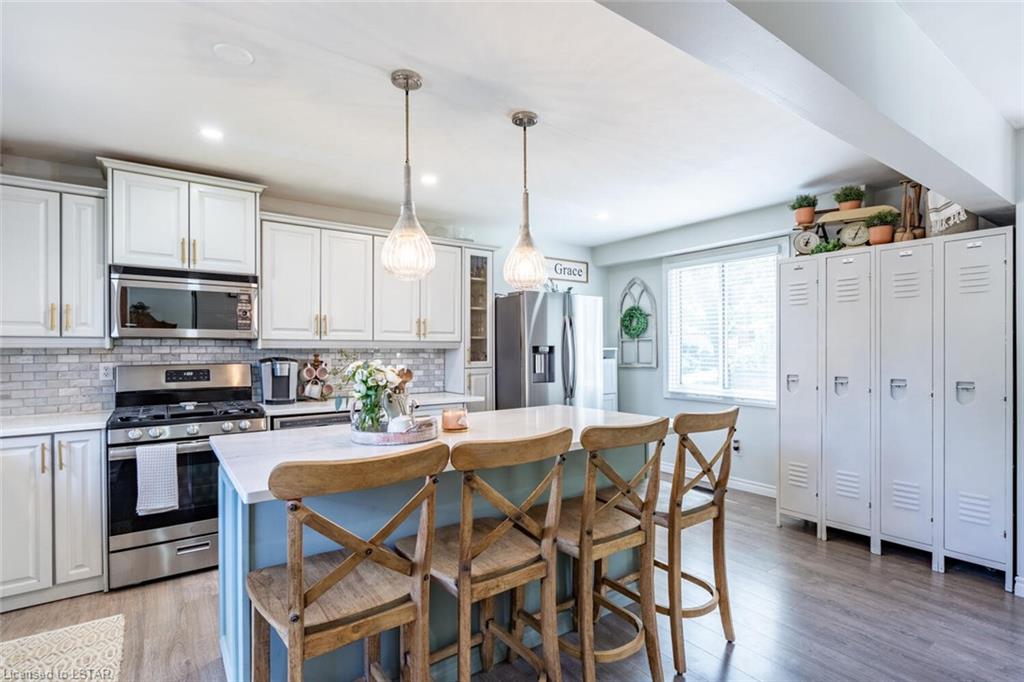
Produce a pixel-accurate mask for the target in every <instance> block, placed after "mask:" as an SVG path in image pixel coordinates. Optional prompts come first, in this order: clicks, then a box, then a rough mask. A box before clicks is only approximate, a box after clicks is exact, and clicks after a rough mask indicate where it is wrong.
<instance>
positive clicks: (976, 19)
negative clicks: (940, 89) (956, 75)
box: [900, 0, 1024, 128]
mask: <svg viewBox="0 0 1024 682" xmlns="http://www.w3.org/2000/svg"><path fill="white" fill-rule="evenodd" d="M900 6H901V7H903V10H904V11H905V12H906V13H907V14H909V15H910V18H911V19H913V20H914V23H916V24H917V25H918V26H919V27H920V28H921V30H922V31H924V32H925V34H927V35H928V37H929V38H931V40H932V42H933V43H935V45H936V47H938V48H939V49H940V50H942V52H943V53H944V54H945V55H946V57H947V58H948V59H949V61H950V62H952V63H953V66H955V67H956V68H957V69H959V70H960V73H962V74H963V75H964V76H965V77H966V78H967V80H969V81H971V82H972V83H973V84H974V87H976V88H977V89H978V91H979V92H980V93H981V94H982V95H983V96H984V97H985V98H986V99H988V100H989V101H990V102H992V104H993V105H994V106H995V107H996V109H997V110H998V111H999V113H1000V114H1002V116H1003V118H1005V119H1006V120H1007V121H1009V122H1010V124H1011V125H1012V126H1013V127H1014V128H1020V127H1022V126H1024V2H1022V1H1021V0H1009V2H1005V1H1004V2H979V1H977V0H976V1H974V2H921V1H917V2H901V3H900Z"/></svg>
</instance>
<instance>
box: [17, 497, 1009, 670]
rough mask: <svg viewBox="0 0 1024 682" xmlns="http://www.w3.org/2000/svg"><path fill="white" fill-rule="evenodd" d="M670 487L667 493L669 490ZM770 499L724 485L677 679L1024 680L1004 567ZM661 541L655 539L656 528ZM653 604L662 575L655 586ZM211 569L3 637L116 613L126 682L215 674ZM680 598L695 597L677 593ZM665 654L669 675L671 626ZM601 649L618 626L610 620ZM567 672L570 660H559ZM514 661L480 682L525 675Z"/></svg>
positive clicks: (699, 533) (26, 619)
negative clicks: (820, 518)
mask: <svg viewBox="0 0 1024 682" xmlns="http://www.w3.org/2000/svg"><path fill="white" fill-rule="evenodd" d="M666 492H667V491H666ZM774 510H775V505H774V502H773V501H772V500H770V499H768V498H764V497H758V496H755V495H749V494H745V493H737V492H730V493H729V502H728V516H727V528H728V530H727V537H728V559H729V576H730V589H731V591H732V599H733V619H734V623H735V626H736V635H737V641H736V643H735V644H733V645H728V644H726V642H725V640H724V639H723V638H722V631H721V627H720V622H719V620H718V616H717V614H709V615H707V616H704V617H702V618H698V619H694V620H688V621H686V625H685V633H686V653H687V661H688V663H689V671H688V673H687V675H686V677H685V679H687V680H725V679H727V680H737V681H739V682H744V681H749V680H772V681H776V680H779V681H781V680H815V681H817V680H865V679H868V680H883V679H885V680H915V681H916V680H940V679H941V680H985V681H989V682H991V681H996V680H1008V681H1009V680H1013V681H1015V682H1019V681H1020V680H1024V599H1019V598H1015V597H1013V596H1011V595H1009V594H1007V593H1006V592H1004V591H1003V589H1002V585H1003V580H1002V576H1001V574H998V573H991V572H989V571H986V570H984V569H979V568H976V567H972V566H969V565H966V564H960V563H956V562H953V563H951V564H950V565H949V570H948V572H947V573H946V574H937V573H933V572H932V571H931V570H930V568H929V567H930V562H929V559H928V556H927V555H925V554H921V553H917V552H914V551H910V550H905V549H900V548H897V547H890V546H888V545H887V546H886V547H885V548H884V549H885V555H884V556H881V557H878V556H872V555H871V554H870V552H869V551H868V543H867V540H866V539H862V538H859V537H856V536H852V535H844V534H841V533H836V534H835V536H834V537H833V539H830V540H829V541H828V542H827V543H821V542H818V541H817V540H816V539H815V536H814V528H813V526H810V525H806V524H804V523H803V522H799V521H788V522H785V524H784V526H783V527H782V528H781V529H780V528H776V527H775V511H774ZM705 525H707V526H709V527H708V528H695V529H691V530H688V531H686V534H685V535H684V545H683V552H684V560H683V563H684V566H685V567H686V570H688V571H689V572H691V573H696V574H698V575H704V576H710V575H711V566H710V557H711V551H710V543H711V538H710V533H709V530H710V524H705ZM659 532H660V533H661V535H660V536H659V546H660V547H664V541H665V535H664V531H660V530H659ZM658 587H659V592H661V597H660V599H662V600H663V599H664V592H665V589H664V588H665V579H664V576H660V577H659V581H658ZM216 592H217V582H216V573H215V572H213V571H209V572H205V573H199V574H194V575H190V576H185V577H183V578H178V579H173V580H167V581H163V582H159V583H154V584H151V585H146V586H142V587H138V588H132V589H126V590H120V591H117V592H112V593H110V594H105V595H104V594H99V595H88V596H84V597H78V598H75V599H69V600H65V601H62V602H57V603H54V604H47V605H45V606H39V607H35V608H31V609H24V610H22V611H17V612H13V613H9V614H4V615H3V616H2V617H0V618H2V620H0V628H2V632H0V639H12V638H15V637H21V636H24V635H29V634H32V633H35V632H40V631H43V630H49V629H54V628H58V627H64V626H67V625H73V624H75V623H80V622H84V621H87V620H92V619H95V618H100V617H103V616H109V615H113V614H117V613H123V614H125V646H124V661H123V664H122V672H121V679H122V680H123V681H125V682H134V681H136V680H138V681H146V682H164V681H167V682H171V681H177V680H190V681H191V680H223V679H224V672H223V668H222V667H221V663H220V655H219V652H218V648H217V594H216ZM688 596H689V597H690V602H691V603H693V602H694V601H696V600H697V599H698V598H699V597H700V595H699V594H697V593H693V592H691V593H688ZM659 620H660V622H661V626H662V628H661V629H662V632H661V637H662V643H663V644H662V652H661V653H662V658H663V661H664V668H665V673H666V677H667V678H671V677H672V674H673V670H672V657H671V652H670V650H669V645H668V642H669V635H668V621H667V619H666V618H665V617H664V616H660V617H659ZM598 633H599V638H600V641H599V644H601V643H604V644H609V643H613V642H615V641H622V639H623V638H624V637H625V636H626V635H627V633H626V632H625V631H623V630H621V629H619V628H618V627H617V626H616V624H615V623H614V622H613V621H612V619H611V618H604V619H602V621H601V623H600V624H599V626H598ZM562 661H563V665H564V670H565V672H566V678H567V679H579V672H580V668H579V665H578V664H577V663H576V662H575V661H574V660H572V659H571V658H568V657H566V656H563V657H562ZM598 676H599V677H600V678H601V679H603V680H633V679H635V680H644V679H647V678H648V676H647V663H646V658H645V656H644V654H643V652H640V653H638V654H637V655H635V656H634V657H632V658H631V659H628V660H626V661H622V662H620V663H618V664H614V665H604V666H598ZM532 678H533V675H532V674H531V673H530V670H529V669H528V668H527V667H525V665H524V664H523V663H522V662H520V663H518V664H516V665H514V666H509V665H500V666H498V667H496V668H495V669H494V671H493V672H492V673H490V674H488V675H482V676H480V677H479V678H478V679H481V680H488V681H491V680H493V681H498V680H501V681H504V680H528V679H532Z"/></svg>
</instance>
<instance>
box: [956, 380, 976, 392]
mask: <svg viewBox="0 0 1024 682" xmlns="http://www.w3.org/2000/svg"><path fill="white" fill-rule="evenodd" d="M956 390H958V391H973V390H974V382H973V381H958V382H956Z"/></svg>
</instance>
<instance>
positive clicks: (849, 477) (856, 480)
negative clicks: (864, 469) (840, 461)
mask: <svg viewBox="0 0 1024 682" xmlns="http://www.w3.org/2000/svg"><path fill="white" fill-rule="evenodd" d="M836 495H839V496H841V497H849V498H852V499H854V500H859V499H860V474H858V473H856V472H854V471H842V470H838V471H836Z"/></svg>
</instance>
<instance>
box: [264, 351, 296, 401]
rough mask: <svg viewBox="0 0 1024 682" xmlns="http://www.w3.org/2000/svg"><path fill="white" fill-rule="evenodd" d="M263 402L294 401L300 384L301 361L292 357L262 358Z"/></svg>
mask: <svg viewBox="0 0 1024 682" xmlns="http://www.w3.org/2000/svg"><path fill="white" fill-rule="evenodd" d="M260 383H261V384H262V386H263V402H265V403H268V404H275V403H294V402H295V398H296V394H297V390H298V385H299V363H298V361H297V360H293V359H291V358H263V359H262V360H260Z"/></svg>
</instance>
